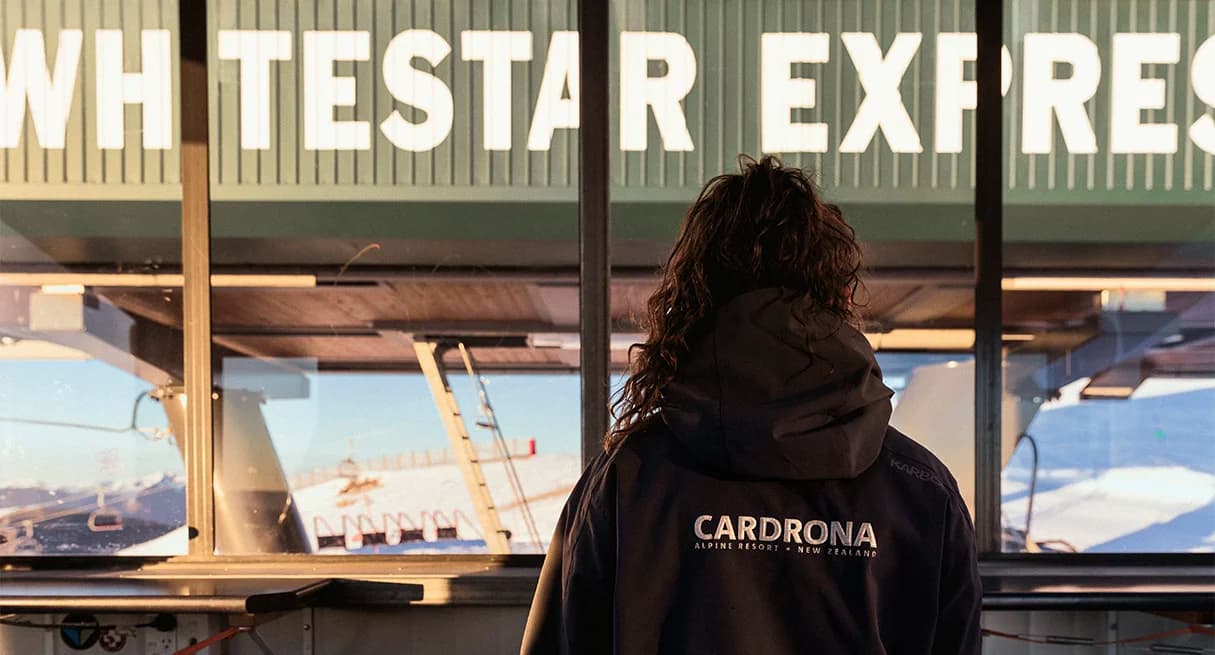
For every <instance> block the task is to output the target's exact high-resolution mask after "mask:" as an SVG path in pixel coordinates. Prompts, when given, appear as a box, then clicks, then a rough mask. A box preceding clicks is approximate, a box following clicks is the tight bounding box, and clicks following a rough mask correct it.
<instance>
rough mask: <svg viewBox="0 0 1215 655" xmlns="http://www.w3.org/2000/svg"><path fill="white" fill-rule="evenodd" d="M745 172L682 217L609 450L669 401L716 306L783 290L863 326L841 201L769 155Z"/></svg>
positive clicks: (716, 184)
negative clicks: (669, 389)
mask: <svg viewBox="0 0 1215 655" xmlns="http://www.w3.org/2000/svg"><path fill="white" fill-rule="evenodd" d="M739 168H740V172H738V173H729V174H725V175H718V176H717V177H715V178H713V179H711V180H709V181H708V183H707V184H705V186H704V189H703V190H701V192H700V197H698V198H697V199H696V202H695V203H693V205H692V207H691V208H690V209H689V210H688V213H687V215H686V216H685V217H684V221H683V227H682V228H681V230H680V234H679V238H678V240H677V241H676V242H675V248H674V250H673V251H672V252H671V256H670V258H669V259H668V260H667V263H666V266H664V267H663V269H662V272H661V281H660V282H659V284H658V288H657V289H656V290H655V291H654V293H653V295H651V296H650V298H649V300H648V301H647V303H646V312H645V316H644V317H643V319H642V328H643V329H644V330H645V332H646V341H645V343H644V344H637V345H634V346H633V347H632V349H630V360H631V366H630V369H631V370H630V373H631V374H630V376H629V379H628V381H627V382H625V385H624V388H623V389H622V390H621V391H620V393H619V396H618V397H617V399H616V401H615V403H613V406H612V413H613V415H614V416H615V417H616V422H615V424H614V426H613V428H612V429H611V431H610V432H609V433H608V435H607V439H606V441H605V448H607V449H608V450H611V449H612V448H614V447H616V446H619V445H620V443H621V442H623V441H624V439H625V438H626V437H628V436H629V435H630V434H632V433H633V432H635V431H637V430H638V429H639V428H641V427H642V426H644V425H645V424H646V422H647V421H648V420H649V419H651V418H652V417H654V416H656V415H657V413H658V412H659V411H660V410H661V409H662V403H663V389H664V388H665V387H666V386H667V384H669V383H670V382H671V380H672V379H673V378H674V377H675V372H676V370H677V369H678V368H679V365H680V362H681V361H682V359H683V358H684V356H685V355H686V354H687V352H688V348H689V343H691V342H692V341H693V339H694V338H695V336H696V335H697V333H698V332H699V331H701V330H703V329H704V327H705V326H706V324H707V323H708V321H707V320H706V319H709V318H711V317H712V315H713V313H714V311H715V310H716V309H717V308H718V307H720V306H721V305H722V304H724V303H725V302H727V301H728V300H730V299H731V298H733V297H735V296H737V295H739V294H742V293H746V292H748V291H753V290H756V289H763V288H773V287H779V288H783V289H786V290H787V291H788V292H789V293H790V295H791V296H792V300H794V301H795V302H794V307H796V308H797V309H796V310H795V311H797V312H798V313H799V314H800V315H801V317H802V320H803V321H805V322H808V318H809V317H810V316H811V315H812V314H813V315H822V314H827V315H830V316H833V317H835V318H837V319H839V321H840V322H841V323H849V324H854V325H855V324H857V323H858V317H857V314H856V311H857V307H858V301H857V295H858V291H859V290H860V289H861V282H860V270H861V248H860V244H858V243H857V240H856V233H855V232H854V231H853V229H852V227H851V226H849V225H848V224H847V223H846V222H844V218H843V215H842V214H841V213H840V209H839V207H837V206H835V205H832V204H826V203H824V202H822V200H821V199H820V198H819V192H818V189H817V188H816V187H815V184H814V182H813V180H812V179H811V178H810V176H809V175H807V174H806V173H805V172H804V171H802V170H800V169H798V168H792V167H786V166H784V165H782V164H781V162H780V161H779V160H778V159H776V158H775V157H772V156H766V157H763V158H762V159H760V160H758V161H756V160H755V159H753V158H751V157H747V156H740V157H739Z"/></svg>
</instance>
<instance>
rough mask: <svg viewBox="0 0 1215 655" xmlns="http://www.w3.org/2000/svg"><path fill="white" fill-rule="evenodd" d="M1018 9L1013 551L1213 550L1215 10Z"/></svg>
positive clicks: (1006, 516)
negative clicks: (1214, 133)
mask: <svg viewBox="0 0 1215 655" xmlns="http://www.w3.org/2000/svg"><path fill="white" fill-rule="evenodd" d="M1011 7H1012V11H1011V13H1010V15H1009V21H1008V25H1007V28H1008V30H1007V38H1006V43H1007V44H1008V51H1009V58H1008V61H1007V62H1006V63H1011V64H1012V69H1011V77H1010V80H1009V81H1010V85H1009V89H1008V92H1007V94H1006V96H1005V97H1006V101H1005V112H1006V124H1007V126H1008V127H1007V130H1008V131H1007V133H1006V152H1007V160H1006V161H1007V164H1006V166H1007V171H1006V174H1007V176H1008V186H1007V197H1006V204H1005V208H1004V215H1005V219H1004V220H1005V233H1004V236H1005V263H1006V277H1005V280H1004V289H1005V291H1004V319H1005V328H1004V329H1005V357H1006V361H1005V391H1006V401H1005V410H1004V430H1003V432H1004V458H1005V463H1006V467H1005V470H1004V476H1003V481H1002V483H1003V523H1004V535H1005V540H1004V549H1005V550H1006V551H1029V552H1094V553H1109V552H1132V553H1134V552H1162V551H1170V552H1178V551H1179V552H1184V551H1207V552H1209V551H1211V550H1215V349H1213V348H1212V340H1211V336H1212V331H1213V329H1215V283H1213V280H1215V230H1213V229H1212V228H1213V226H1215V186H1213V185H1212V177H1213V175H1215V158H1213V156H1212V153H1213V152H1215V149H1213V147H1212V141H1211V140H1210V139H1206V138H1204V135H1207V134H1209V133H1210V130H1208V129H1207V128H1208V127H1211V120H1212V119H1211V109H1210V104H1211V100H1212V98H1210V97H1206V99H1205V104H1204V101H1203V100H1202V98H1203V94H1204V93H1205V91H1204V90H1203V88H1202V86H1201V84H1202V81H1203V80H1206V79H1208V78H1210V75H1209V74H1207V73H1204V72H1203V71H1204V70H1205V69H1204V68H1203V67H1204V66H1206V67H1209V66H1210V63H1209V62H1211V57H1210V54H1211V53H1215V50H1213V49H1212V48H1215V41H1213V40H1212V35H1213V34H1215V6H1212V5H1211V3H1207V2H1148V1H1147V0H1143V1H1135V2H1118V3H1113V2H1110V3H1088V2H1044V1H1038V0H1017V1H1016V2H1013V3H1012V5H1011ZM1204 53H1205V54H1204ZM1196 96H1197V97H1196Z"/></svg>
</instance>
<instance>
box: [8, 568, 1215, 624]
mask: <svg viewBox="0 0 1215 655" xmlns="http://www.w3.org/2000/svg"><path fill="white" fill-rule="evenodd" d="M1144 559H1149V558H1146V557H1142V558H1141V557H1121V558H1114V561H1099V560H1097V558H1093V561H1091V562H1086V561H1085V560H1084V559H1083V558H1067V560H1066V561H1051V560H1053V558H1050V559H1048V558H1021V559H1015V560H1008V561H1000V560H997V561H984V562H981V563H980V567H979V568H980V574H981V576H982V579H983V589H984V598H983V607H984V609H986V610H989V611H998V610H1093V611H1099V610H1140V611H1181V610H1209V609H1210V607H1211V599H1212V598H1215V567H1213V566H1212V565H1211V563H1212V562H1215V558H1211V557H1205V556H1204V557H1198V558H1188V557H1187V558H1175V560H1176V561H1179V562H1180V563H1174V564H1170V563H1168V561H1167V560H1168V559H1170V558H1168V557H1164V558H1151V559H1158V560H1163V561H1161V562H1152V563H1146V564H1145V563H1141V562H1142V560H1144ZM539 564H540V560H539V558H538V557H528V558H518V559H516V558H507V559H500V558H499V559H495V558H491V557H461V558H436V559H430V558H427V559H426V560H425V561H411V560H409V559H404V558H387V559H385V558H375V557H365V558H362V557H361V558H357V559H356V558H317V557H279V558H273V557H271V558H258V559H248V560H243V559H234V558H229V559H216V560H213V561H206V560H201V561H181V560H177V561H166V562H160V563H147V564H144V565H142V566H139V567H138V568H134V569H131V568H127V569H110V570H93V571H81V570H60V571H30V572H6V573H5V574H4V579H5V582H6V584H7V583H19V582H21V581H23V580H57V581H60V582H64V581H78V580H101V581H105V580H111V581H114V582H122V581H130V580H161V581H170V582H171V581H180V580H203V579H206V580H212V581H223V580H244V581H268V580H277V581H288V580H294V581H315V580H318V579H334V578H336V579H344V580H361V581H370V582H387V583H394V584H402V583H405V584H415V585H419V586H420V587H421V589H422V599H421V600H420V601H416V600H405V599H403V598H402V601H401V602H399V603H396V602H393V601H392V600H391V598H389V599H385V598H384V597H382V596H381V597H379V598H376V599H373V600H367V601H360V600H359V597H358V596H357V595H354V596H349V597H347V598H345V599H344V603H345V604H346V606H359V605H372V604H374V605H377V606H384V605H394V604H399V605H406V604H409V605H499V606H523V607H526V606H528V605H530V603H531V599H532V593H533V591H534V589H535V585H536V579H537V577H538V575H539V571H540V569H539Z"/></svg>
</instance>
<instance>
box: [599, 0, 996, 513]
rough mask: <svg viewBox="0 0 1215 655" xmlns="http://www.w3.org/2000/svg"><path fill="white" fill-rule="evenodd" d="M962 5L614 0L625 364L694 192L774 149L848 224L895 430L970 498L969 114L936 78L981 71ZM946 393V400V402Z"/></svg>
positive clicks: (619, 316)
mask: <svg viewBox="0 0 1215 655" xmlns="http://www.w3.org/2000/svg"><path fill="white" fill-rule="evenodd" d="M972 7H973V3H970V2H946V3H919V4H916V5H914V6H913V5H910V4H907V3H898V2H874V1H872V0H867V1H865V2H843V3H840V2H803V1H797V0H786V1H778V2H748V1H744V0H733V1H726V2H712V3H709V2H666V1H660V0H647V1H644V2H643V1H639V0H617V1H616V2H615V3H614V16H615V19H616V21H617V22H618V24H617V25H616V28H617V32H616V33H615V34H614V43H615V44H616V45H617V47H618V52H617V53H616V55H614V57H613V65H614V66H615V67H616V68H615V73H614V75H613V78H612V82H613V85H614V90H615V92H616V99H615V100H614V102H613V110H614V111H615V112H616V113H615V114H614V117H613V126H614V133H613V142H612V145H613V161H612V175H613V185H614V186H613V191H612V193H613V195H612V200H613V207H612V225H613V237H614V243H613V249H612V256H613V263H614V266H615V267H616V277H615V278H614V282H613V287H614V293H613V317H614V319H615V320H616V321H617V329H618V334H617V338H616V339H615V341H616V342H617V343H616V345H617V346H619V347H620V348H621V349H620V350H617V351H616V352H615V357H614V362H615V364H616V365H617V367H618V368H620V369H623V368H624V367H625V365H626V355H625V352H624V350H623V347H624V346H626V345H627V343H629V342H630V340H636V339H638V338H640V335H639V334H638V333H639V331H640V330H641V327H640V324H639V318H640V317H642V316H643V315H644V309H645V305H644V304H645V299H646V298H647V297H648V296H649V294H650V293H651V292H652V291H653V289H654V286H655V276H654V270H655V268H656V267H658V266H661V265H662V264H663V263H664V262H665V261H666V257H667V255H668V254H669V252H670V250H671V247H672V245H673V243H674V239H675V236H676V235H677V234H678V232H679V227H680V222H681V219H682V217H683V216H684V214H685V212H686V211H687V209H688V207H689V205H691V204H692V202H693V201H694V200H695V199H696V197H697V195H698V193H699V191H700V189H701V186H702V185H703V184H704V183H705V182H706V181H707V180H708V179H709V178H711V177H713V176H715V175H718V174H721V173H729V172H737V171H738V170H739V167H738V161H737V158H738V156H739V155H750V156H753V157H758V156H759V155H760V154H761V153H772V154H777V155H779V156H780V157H781V159H782V161H783V162H784V163H785V164H787V165H790V166H796V167H800V168H803V169H805V170H806V171H808V172H810V173H811V174H812V175H813V177H814V178H815V179H816V180H817V182H818V184H819V186H820V187H821V191H822V196H823V198H824V199H825V200H826V201H827V202H831V203H836V204H838V205H839V206H840V208H841V211H842V213H843V216H844V218H845V220H846V221H847V222H848V223H849V224H850V225H851V226H853V227H854V228H855V230H856V233H857V236H858V238H859V239H860V241H861V242H862V244H863V247H864V258H865V265H866V271H865V275H864V279H865V283H866V286H867V289H868V293H866V294H862V296H861V298H860V300H863V301H864V302H866V303H867V304H866V306H865V307H864V308H863V310H862V314H863V318H864V321H865V326H864V329H865V332H866V334H867V336H868V337H869V340H870V342H871V344H872V345H873V346H874V347H875V349H876V350H877V353H878V361H879V364H880V365H881V366H882V368H883V372H884V374H885V376H886V381H887V384H888V385H890V386H891V387H892V388H893V389H895V391H896V392H897V396H896V398H895V401H896V408H895V411H894V416H893V418H892V422H893V423H894V425H895V426H896V427H898V428H900V429H902V430H903V431H905V432H907V433H908V434H909V435H910V436H912V437H913V438H915V439H917V440H919V441H920V442H922V443H923V444H924V445H925V446H927V447H928V448H930V449H931V450H932V451H933V452H935V453H936V454H937V455H938V456H939V457H940V458H941V459H942V460H943V461H944V462H945V463H946V464H948V465H949V466H950V468H951V469H952V470H953V472H954V474H955V477H956V478H957V479H958V482H959V486H960V487H961V489H962V492H963V494H964V495H965V497H966V498H967V499H968V501H969V499H970V498H971V495H972V493H973V487H974V483H973V480H974V428H973V426H974V418H973V402H972V399H973V395H974V367H973V364H972V356H971V353H972V346H973V342H974V333H973V316H974V306H973V305H974V303H973V295H974V292H973V285H972V279H973V271H972V253H973V249H974V246H973V238H974V223H973V209H972V197H973V192H972V186H973V182H974V177H973V175H974V162H973V151H972V145H971V144H972V137H971V134H972V133H973V125H972V123H973V112H972V111H963V110H962V108H958V110H957V111H956V114H954V113H950V114H947V115H945V114H942V113H941V112H940V111H938V110H937V109H936V107H937V106H938V105H939V104H941V103H942V102H943V101H944V99H947V98H948V97H950V96H949V94H950V93H954V92H956V83H955V81H954V80H952V79H950V80H947V82H950V83H955V86H943V85H941V84H940V83H939V81H938V76H939V75H940V72H939V71H940V70H942V69H941V62H942V61H946V62H950V61H954V60H953V59H949V58H950V57H953V58H956V62H954V64H953V66H954V67H955V68H957V69H958V73H957V74H959V75H960V74H962V71H963V69H965V71H964V72H965V74H966V75H967V76H968V79H972V80H973V70H972V69H973V63H968V62H967V59H966V56H965V46H966V44H967V43H971V42H973V35H972V32H973V29H974V17H973V9H972ZM622 31H623V32H625V34H621V33H620V32H622ZM646 34H649V35H650V36H645V35H646ZM970 59H973V57H971V58H970ZM622 66H624V68H623V69H622V68H621V67H622ZM946 70H947V71H948V72H949V73H951V74H952V73H954V68H948V69H946ZM886 77H889V80H885V79H884V78H886ZM891 84H893V86H890V85H891ZM626 91H627V93H626ZM955 131H956V134H955ZM945 132H948V134H949V136H948V138H946V137H944V136H941V135H942V134H943V133H945ZM942 139H943V141H942ZM942 394H947V395H949V396H950V397H951V398H954V399H956V402H954V403H951V404H950V406H949V407H946V408H943V407H942V406H941V403H940V402H939V398H940V397H941V395H942Z"/></svg>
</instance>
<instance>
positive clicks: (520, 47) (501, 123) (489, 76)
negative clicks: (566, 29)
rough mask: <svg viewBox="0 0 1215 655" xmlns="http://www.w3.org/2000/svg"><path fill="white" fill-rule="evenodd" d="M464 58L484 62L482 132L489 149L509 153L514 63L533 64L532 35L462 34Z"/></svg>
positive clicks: (482, 76)
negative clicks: (511, 79) (526, 62)
mask: <svg viewBox="0 0 1215 655" xmlns="http://www.w3.org/2000/svg"><path fill="white" fill-rule="evenodd" d="M460 50H461V51H462V52H461V57H462V58H463V59H464V61H479V62H481V80H482V84H481V125H482V127H481V131H482V137H483V138H484V140H485V149H486V150H510V141H511V138H510V131H511V123H512V122H513V121H512V120H511V116H512V115H513V112H512V111H511V108H512V107H513V106H514V104H513V103H512V102H511V91H510V89H511V84H510V78H511V70H510V69H511V64H512V63H514V62H516V61H531V58H532V33H531V32H500V31H472V30H470V31H466V32H461V33H460Z"/></svg>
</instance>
